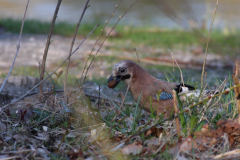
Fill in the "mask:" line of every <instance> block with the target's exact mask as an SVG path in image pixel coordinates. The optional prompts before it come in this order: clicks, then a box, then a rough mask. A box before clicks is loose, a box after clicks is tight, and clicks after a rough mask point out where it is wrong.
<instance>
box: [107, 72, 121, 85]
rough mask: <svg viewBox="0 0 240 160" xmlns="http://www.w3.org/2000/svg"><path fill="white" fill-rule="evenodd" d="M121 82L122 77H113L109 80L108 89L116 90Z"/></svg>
mask: <svg viewBox="0 0 240 160" xmlns="http://www.w3.org/2000/svg"><path fill="white" fill-rule="evenodd" d="M120 81H121V77H119V76H116V77H113V76H112V75H111V76H110V77H109V79H108V87H109V88H115V87H116V86H117V84H118V83H119V82H120Z"/></svg>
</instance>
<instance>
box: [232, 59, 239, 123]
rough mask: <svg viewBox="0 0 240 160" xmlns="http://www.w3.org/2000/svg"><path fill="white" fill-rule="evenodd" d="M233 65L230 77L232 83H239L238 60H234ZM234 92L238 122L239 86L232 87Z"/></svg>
mask: <svg viewBox="0 0 240 160" xmlns="http://www.w3.org/2000/svg"><path fill="white" fill-rule="evenodd" d="M235 63H236V64H235V67H234V70H233V75H232V79H233V83H234V85H239V84H240V80H239V78H238V77H239V64H240V61H236V62H235ZM234 92H235V97H236V99H237V103H236V107H237V108H238V123H240V87H237V88H234Z"/></svg>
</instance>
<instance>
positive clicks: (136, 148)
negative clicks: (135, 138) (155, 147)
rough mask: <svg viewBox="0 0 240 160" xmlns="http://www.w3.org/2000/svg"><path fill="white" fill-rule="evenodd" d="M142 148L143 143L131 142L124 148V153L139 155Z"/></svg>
mask: <svg viewBox="0 0 240 160" xmlns="http://www.w3.org/2000/svg"><path fill="white" fill-rule="evenodd" d="M142 148H143V146H142V145H134V144H129V145H127V146H125V147H124V148H123V149H122V153H123V154H126V155H130V154H131V155H137V154H140V153H141V150H142Z"/></svg>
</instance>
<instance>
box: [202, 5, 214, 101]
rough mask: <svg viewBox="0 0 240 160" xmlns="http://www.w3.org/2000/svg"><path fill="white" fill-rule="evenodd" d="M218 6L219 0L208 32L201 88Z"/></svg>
mask: <svg viewBox="0 0 240 160" xmlns="http://www.w3.org/2000/svg"><path fill="white" fill-rule="evenodd" d="M217 7H218V0H217V3H216V7H215V11H214V14H213V18H212V23H211V27H210V30H209V33H208V39H207V46H206V49H205V57H204V62H203V69H202V76H201V90H202V87H203V75H204V71H205V65H206V60H207V52H208V46H209V41H210V35H211V32H212V26H213V21H214V18H215V15H216V12H217ZM201 93H202V92H201ZM200 97H201V95H200Z"/></svg>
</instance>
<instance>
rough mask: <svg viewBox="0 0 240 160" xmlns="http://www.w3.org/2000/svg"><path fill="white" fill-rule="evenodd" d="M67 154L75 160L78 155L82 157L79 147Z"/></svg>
mask: <svg viewBox="0 0 240 160" xmlns="http://www.w3.org/2000/svg"><path fill="white" fill-rule="evenodd" d="M67 155H68V157H69V158H70V159H71V160H75V159H78V157H83V152H82V150H81V148H79V150H76V151H70V152H69V153H68V154H67Z"/></svg>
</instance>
